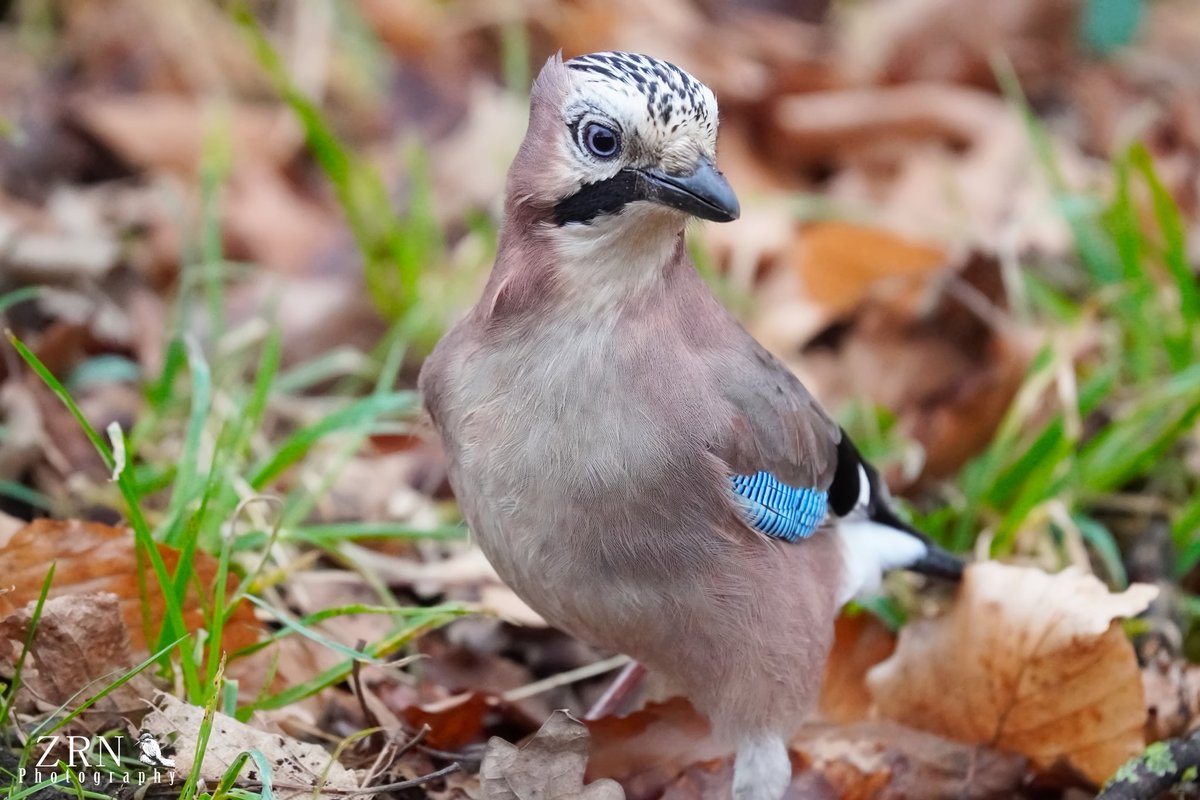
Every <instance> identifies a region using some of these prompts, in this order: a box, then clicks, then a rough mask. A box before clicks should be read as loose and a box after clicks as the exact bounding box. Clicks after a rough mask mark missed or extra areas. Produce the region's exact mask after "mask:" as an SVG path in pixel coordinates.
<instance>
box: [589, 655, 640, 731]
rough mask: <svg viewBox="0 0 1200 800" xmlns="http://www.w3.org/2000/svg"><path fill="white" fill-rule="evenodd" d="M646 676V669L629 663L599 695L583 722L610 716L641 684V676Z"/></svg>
mask: <svg viewBox="0 0 1200 800" xmlns="http://www.w3.org/2000/svg"><path fill="white" fill-rule="evenodd" d="M645 674H646V668H645V667H643V666H642V665H641V664H639V663H638V662H636V661H630V662H629V663H628V664H626V665H625V667H624V669H622V670H621V672H620V674H619V675H617V677H616V679H615V680H613V682H612V683H611V684H609V687H608V689H606V690H605V691H604V694H602V695H600V699H599V700H597V701H596V704H595V705H593V706H592V707H591V708H590V709H588V713H587V716H585V717H584V720H586V721H591V720H596V719H602V718H604V717H608V716H612V715H613V714H615V713H616V712H617V709H618V708H620V707H621V705H622V704H623V703H624V702H625V700H627V699H628V698H629V695H630V694H631V693H632V692H633V690H634V689H635V688H637V685H638V683H640V682H641V680H642V676H643V675H645Z"/></svg>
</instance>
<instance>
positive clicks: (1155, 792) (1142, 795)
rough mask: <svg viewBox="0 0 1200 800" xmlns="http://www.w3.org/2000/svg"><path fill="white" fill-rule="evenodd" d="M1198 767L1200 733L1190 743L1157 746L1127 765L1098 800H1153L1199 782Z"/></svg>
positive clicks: (1181, 741) (1180, 741) (1172, 741)
mask: <svg viewBox="0 0 1200 800" xmlns="http://www.w3.org/2000/svg"><path fill="white" fill-rule="evenodd" d="M1197 765H1200V731H1196V732H1195V733H1193V734H1192V735H1191V736H1189V737H1187V738H1186V739H1167V740H1166V741H1163V742H1155V743H1154V744H1152V745H1150V746H1149V747H1147V748H1146V750H1145V751H1144V752H1143V753H1142V754H1141V755H1140V756H1138V757H1137V758H1134V759H1132V760H1130V761H1127V762H1125V765H1124V766H1122V767H1121V768H1120V769H1119V770H1117V774H1116V775H1114V776H1113V777H1112V779H1111V780H1109V782H1108V783H1106V784H1105V785H1104V788H1103V789H1102V790H1101V791H1100V794H1098V795H1097V796H1096V800H1153V798H1156V797H1158V796H1159V795H1161V794H1162V793H1163V792H1165V791H1167V790H1168V789H1170V788H1171V787H1172V786H1175V785H1176V784H1179V783H1182V782H1184V781H1185V780H1196V770H1197ZM1189 773H1190V775H1189Z"/></svg>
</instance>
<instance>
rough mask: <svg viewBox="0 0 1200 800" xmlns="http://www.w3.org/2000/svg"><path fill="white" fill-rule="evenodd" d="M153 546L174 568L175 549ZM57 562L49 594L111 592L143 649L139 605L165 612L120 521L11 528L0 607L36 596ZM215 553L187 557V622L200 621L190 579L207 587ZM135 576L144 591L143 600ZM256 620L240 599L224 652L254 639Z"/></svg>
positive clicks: (154, 614)
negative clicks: (115, 523) (8, 587)
mask: <svg viewBox="0 0 1200 800" xmlns="http://www.w3.org/2000/svg"><path fill="white" fill-rule="evenodd" d="M158 550H159V553H160V554H161V555H162V559H163V562H164V563H165V564H166V567H167V571H168V572H170V573H174V571H175V567H176V565H177V564H178V562H179V551H177V550H174V549H172V548H169V547H166V546H165V545H159V547H158ZM52 563H55V564H57V566H56V567H55V571H54V582H53V584H51V586H50V597H61V596H63V595H77V594H91V593H95V592H111V593H112V594H114V595H116V596H117V598H118V599H119V601H120V612H121V617H122V619H124V621H125V626H126V628H127V629H128V631H129V638H130V642H131V643H132V645H133V651H134V655H135V657H137V658H142V657H144V656H145V655H146V654H147V652H148V650H147V645H146V632H145V627H144V624H143V613H144V614H146V615H148V617H149V619H150V620H151V621H153V622H154V624H156V625H157V621H158V620H161V619H163V616H164V615H165V613H166V605H165V603H164V601H163V596H162V593H161V592H160V591H159V590H158V588H157V586H158V582H157V580H156V579H155V577H154V573H153V571H152V568H151V567H150V565H149V564H145V565H139V563H138V556H137V552H136V547H135V545H134V540H133V533H132V532H131V531H130V530H129V529H127V528H114V527H112V526H110V525H102V524H100V523H98V522H82V521H80V520H53V519H39V520H34V521H33V522H31V523H29V524H28V525H26V526H25V527H24V528H23V529H22V530H20V531H18V532H17V533H16V534H15V535H14V536H13V537H12V538H11V539H10V540H9V541H8V542H7V543H6V544H4V546H3V547H0V575H2V576H4V577H3V581H4V583H5V584H7V585H11V586H12V587H13V589H12V591H11V592H9V593H6V594H0V614H7V613H12V611H13V610H15V609H16V608H19V607H21V606H23V605H25V604H26V603H29V602H31V601H33V600H36V599H37V596H38V593H39V592H40V591H41V588H42V581H43V580H44V579H45V577H46V570H47V568H48V567H49V565H50V564H52ZM216 570H217V561H216V559H214V558H212V557H211V556H208V555H206V554H204V553H197V554H196V556H195V562H194V564H193V573H194V575H195V581H194V582H193V584H192V585H191V586H190V587H189V588H190V591H189V593H188V596H187V599H186V601H185V603H184V610H183V618H184V623H185V624H186V625H187V627H188V629H189V630H195V629H197V628H201V627H203V626H204V610H203V608H202V607H201V605H200V600H199V597H198V595H197V585H199V586H200V587H201V588H202V589H203V591H204V592H206V593H207V592H208V591H210V587H211V586H212V585H213V580H214V578H215V576H216ZM139 582H144V584H145V586H146V591H147V595H148V596H147V598H146V602H145V603H144V604H143V600H142V597H141V594H140V592H139V588H138V587H139ZM261 631H262V626H261V625H259V623H258V620H257V619H256V618H255V616H254V611H253V609H251V608H250V606H249V604H247V603H246V602H244V601H243V602H241V603H239V604H238V606H237V608H236V609H235V610H234V611H233V614H232V615H231V617H230V619H229V621H228V622H226V623H225V632H224V637H223V641H224V647H225V650H226V651H228V652H233V651H235V650H239V649H241V648H243V647H248V646H249V645H251V644H254V643H255V642H256V641H258V637H259V634H260V633H261Z"/></svg>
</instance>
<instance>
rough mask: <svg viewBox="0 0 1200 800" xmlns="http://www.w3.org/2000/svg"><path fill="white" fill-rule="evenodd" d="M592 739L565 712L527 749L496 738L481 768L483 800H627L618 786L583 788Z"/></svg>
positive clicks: (554, 717)
mask: <svg viewBox="0 0 1200 800" xmlns="http://www.w3.org/2000/svg"><path fill="white" fill-rule="evenodd" d="M590 738H591V737H590V735H589V734H588V729H587V727H586V726H585V725H584V724H583V723H582V722H580V721H579V720H577V719H575V718H574V717H572V716H571V715H570V714H568V713H567V712H565V711H555V712H554V713H553V714H551V715H550V719H548V720H546V724H545V725H543V726H542V727H541V730H539V731H538V732H537V733H536V734H534V736H533V738H532V739H530V740H529V741H528V742H526V743H525V745H524V746H523V747H520V748H517V747H515V746H514V745H511V744H509V743H508V742H506V741H504V740H503V739H501V738H499V737H495V736H494V737H492V739H491V740H490V741H489V742H488V745H487V751H486V752H485V753H484V756H483V764H482V765H481V766H480V768H479V782H480V785H481V787H482V789H483V796H484V798H485V800H529V798H538V800H565V799H566V798H572V800H574V799H575V798H578V800H625V792H624V791H622V789H621V786H620V784H618V783H617V782H616V781H612V780H607V779H601V780H597V781H593V782H592V783H589V784H588V785H586V786H585V785H584V784H583V773H584V769H585V768H586V766H587V756H588V743H589V740H590Z"/></svg>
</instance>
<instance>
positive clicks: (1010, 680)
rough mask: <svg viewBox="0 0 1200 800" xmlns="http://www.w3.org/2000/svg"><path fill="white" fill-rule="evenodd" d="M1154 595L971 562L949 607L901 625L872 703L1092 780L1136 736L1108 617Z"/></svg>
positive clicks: (876, 675) (1115, 631)
mask: <svg viewBox="0 0 1200 800" xmlns="http://www.w3.org/2000/svg"><path fill="white" fill-rule="evenodd" d="M1157 593H1158V590H1157V589H1156V588H1155V587H1153V586H1149V585H1146V584H1134V585H1133V586H1131V587H1130V588H1129V589H1127V590H1126V591H1124V592H1121V593H1120V594H1113V593H1111V592H1109V590H1108V589H1107V588H1106V587H1105V586H1104V584H1102V583H1101V582H1100V581H1099V580H1098V579H1097V578H1095V577H1094V576H1092V575H1087V574H1085V573H1083V572H1082V571H1080V570H1077V569H1066V570H1064V571H1062V572H1060V573H1058V574H1056V575H1048V574H1046V573H1044V572H1041V571H1040V570H1036V569H1031V568H1023V567H1013V566H1006V565H1002V564H996V563H983V564H976V565H973V566H971V567H969V568H968V569H967V572H966V574H965V576H964V578H963V583H962V587H961V589H960V592H959V596H958V600H957V602H956V603H955V605H954V607H953V609H952V610H951V611H950V612H949V613H948V614H946V615H945V616H943V617H941V618H938V619H935V620H924V621H920V622H916V623H913V624H911V625H908V626H907V627H905V628H904V630H903V631H902V632H901V634H900V641H899V643H898V645H897V647H896V653H895V654H894V655H893V656H892V657H891V658H890V659H888V660H887V661H885V662H883V663H882V664H880V665H878V666H877V667H875V668H874V669H873V670H871V672H870V674H869V676H868V686H869V688H870V691H871V695H872V697H873V698H874V700H875V706H876V708H877V709H878V711H879V712H880V713H881V714H882V715H883V716H885V717H888V718H890V719H894V720H900V721H903V722H904V723H905V724H908V725H912V726H914V727H917V728H921V729H923V730H927V731H931V732H934V733H937V734H939V735H942V736H946V737H948V738H951V739H957V740H959V741H963V742H978V743H986V744H989V745H991V746H993V747H995V748H997V749H1000V750H1008V751H1011V752H1016V753H1021V754H1022V755H1025V756H1027V757H1028V758H1029V759H1030V760H1031V762H1032V763H1033V764H1034V766H1035V767H1037V768H1039V769H1043V770H1045V769H1049V768H1050V767H1051V766H1053V765H1055V764H1056V763H1059V762H1065V763H1066V764H1067V765H1068V766H1070V767H1073V768H1074V769H1076V770H1078V771H1079V772H1080V773H1081V774H1083V775H1084V776H1086V777H1087V778H1088V779H1089V780H1091V781H1094V782H1096V783H1101V782H1103V781H1104V780H1105V779H1106V778H1107V777H1108V776H1109V775H1111V774H1112V772H1113V771H1114V770H1116V769H1117V767H1119V766H1120V765H1121V764H1122V762H1124V761H1125V760H1126V759H1128V758H1129V757H1131V756H1133V755H1136V754H1137V753H1138V752H1139V751H1140V750H1141V749H1142V747H1143V746H1144V744H1145V742H1144V739H1143V732H1142V731H1143V726H1144V724H1145V722H1146V707H1145V702H1144V698H1143V691H1142V682H1141V675H1140V672H1139V670H1138V664H1137V658H1136V656H1135V654H1134V651H1133V647H1132V646H1131V645H1130V643H1129V640H1128V639H1127V638H1126V636H1125V633H1124V631H1123V630H1122V628H1121V625H1120V623H1119V622H1118V621H1117V620H1119V619H1120V618H1122V617H1129V616H1133V615H1135V614H1137V613H1139V612H1141V611H1142V610H1144V609H1145V608H1146V606H1147V605H1148V604H1149V603H1150V601H1151V600H1153V599H1154V596H1155V595H1156V594H1157Z"/></svg>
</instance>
